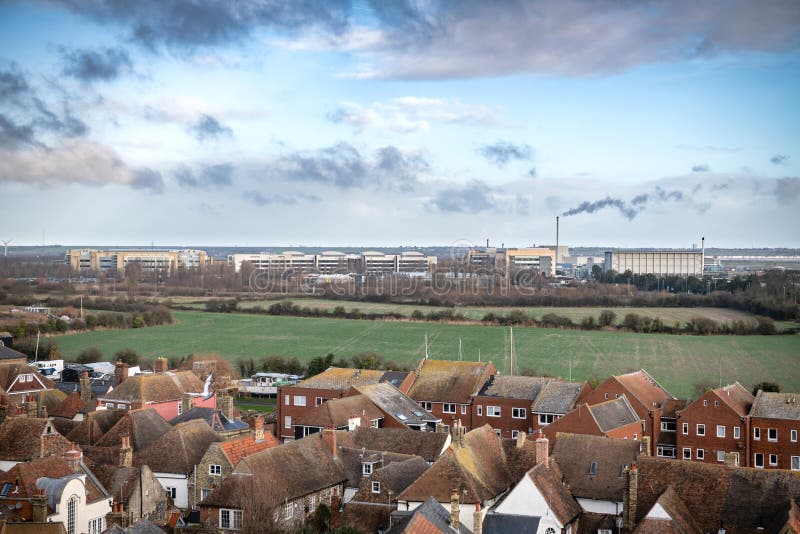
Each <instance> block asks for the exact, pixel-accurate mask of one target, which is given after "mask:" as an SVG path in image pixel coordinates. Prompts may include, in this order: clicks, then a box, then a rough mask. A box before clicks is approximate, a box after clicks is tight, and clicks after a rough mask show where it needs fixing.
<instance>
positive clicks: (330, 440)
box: [322, 428, 338, 460]
mask: <svg viewBox="0 0 800 534" xmlns="http://www.w3.org/2000/svg"><path fill="white" fill-rule="evenodd" d="M322 441H323V442H324V443H325V445H327V446H328V450H330V451H331V455H332V456H333V459H334V460H335V459H336V457H337V454H338V450H337V447H336V429H334V428H323V429H322Z"/></svg>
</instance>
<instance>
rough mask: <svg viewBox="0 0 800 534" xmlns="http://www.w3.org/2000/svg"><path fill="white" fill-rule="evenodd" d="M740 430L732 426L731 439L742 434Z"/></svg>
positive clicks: (737, 437)
mask: <svg viewBox="0 0 800 534" xmlns="http://www.w3.org/2000/svg"><path fill="white" fill-rule="evenodd" d="M741 432H742V431H741V429H740V428H739V427H738V426H735V427H733V439H739V438H740V437H741V436H742V434H741Z"/></svg>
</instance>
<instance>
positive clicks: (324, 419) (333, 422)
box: [294, 395, 384, 428]
mask: <svg viewBox="0 0 800 534" xmlns="http://www.w3.org/2000/svg"><path fill="white" fill-rule="evenodd" d="M383 415H384V414H383V412H382V411H380V410H379V409H378V407H377V406H375V404H373V403H372V401H371V400H369V398H368V397H367V396H366V395H355V396H353V397H342V398H341V399H331V400H329V401H326V402H323V403H322V404H320V405H319V406H316V407H314V408H312V409H311V410H309V411H308V412H307V413H305V414H304V415H302V416H301V417H298V418H297V419H296V420H295V421H294V424H295V425H299V426H312V427H317V428H341V427H346V426H347V423H348V421H349V419H350V418H351V417H362V416H363V417H364V418H365V419H367V420H368V421H373V420H375V419H383Z"/></svg>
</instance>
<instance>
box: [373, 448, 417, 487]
mask: <svg viewBox="0 0 800 534" xmlns="http://www.w3.org/2000/svg"><path fill="white" fill-rule="evenodd" d="M428 467H430V466H429V465H428V462H426V461H425V460H423V459H422V458H421V457H419V456H412V457H411V458H409V459H407V460H405V461H402V462H393V463H390V464H389V465H387V466H385V467H381V468H380V469H378V470H376V471H375V472H376V473H379V474H380V475H381V478H383V480H384V482H386V484H387V485H388V486H389V489H390V490H392V493H393V494H394V495H399V494H400V492H402V491H403V490H404V489H406V488H407V487H408V486H410V485H411V483H412V482H414V481H415V480H417V479H418V478H419V477H420V476H422V473H424V472H425V471H427V470H428Z"/></svg>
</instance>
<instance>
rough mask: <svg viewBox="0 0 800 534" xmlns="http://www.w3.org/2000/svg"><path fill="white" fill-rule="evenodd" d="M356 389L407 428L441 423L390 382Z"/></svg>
mask: <svg viewBox="0 0 800 534" xmlns="http://www.w3.org/2000/svg"><path fill="white" fill-rule="evenodd" d="M355 389H356V390H357V391H358V392H359V393H361V394H362V395H364V396H365V397H367V398H368V399H369V400H370V401H372V403H373V404H375V405H376V406H377V407H378V408H380V409H381V410H383V411H384V412H386V413H387V414H389V416H391V417H392V418H394V419H395V420H397V421H399V422H401V423H403V424H404V425H406V426H409V425H413V426H418V425H422V426H425V425H428V424H429V423H430V424H433V425H435V424H436V423H438V422H439V421H441V419H439V418H438V417H436V416H435V415H433V414H432V413H430V412H429V411H427V410H425V409H424V408H422V407H421V406H420V405H419V404H417V403H416V402H415V401H413V400H412V399H411V398H410V397H408V396H407V395H405V394H404V393H403V392H402V391H400V390H399V389H397V388H396V387H394V386H393V385H391V384H389V383H388V382H381V383H379V384H372V385H369V386H356V387H355Z"/></svg>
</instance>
